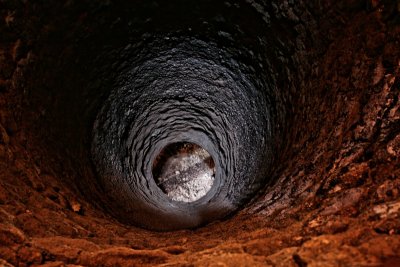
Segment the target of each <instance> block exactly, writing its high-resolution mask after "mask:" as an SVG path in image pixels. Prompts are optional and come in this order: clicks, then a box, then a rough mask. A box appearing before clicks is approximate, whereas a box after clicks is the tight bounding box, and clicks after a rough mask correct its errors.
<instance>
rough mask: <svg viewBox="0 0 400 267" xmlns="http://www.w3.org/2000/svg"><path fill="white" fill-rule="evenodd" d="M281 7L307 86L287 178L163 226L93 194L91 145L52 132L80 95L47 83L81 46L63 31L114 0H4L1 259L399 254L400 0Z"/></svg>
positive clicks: (301, 261) (296, 90)
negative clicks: (238, 204)
mask: <svg viewBox="0 0 400 267" xmlns="http://www.w3.org/2000/svg"><path fill="white" fill-rule="evenodd" d="M249 2H251V3H252V4H253V5H254V6H255V8H258V9H260V5H257V3H255V2H252V1H249ZM274 3H275V2H274ZM258 4H260V3H258ZM261 7H262V3H261ZM90 8H92V9H90ZM96 8H98V9H96ZM102 8H104V9H102ZM271 8H274V11H271V12H275V14H276V17H277V18H279V16H282V17H283V18H285V20H288V21H290V23H289V24H287V25H291V26H292V27H293V29H296V31H297V32H298V34H296V35H295V37H293V38H288V39H289V40H290V41H289V42H290V43H295V44H296V45H295V46H294V48H295V51H292V54H293V57H292V58H291V59H290V63H291V64H294V65H295V66H293V65H291V66H289V67H288V68H289V69H290V70H289V71H288V73H290V74H293V75H294V76H293V78H292V79H293V81H294V82H292V83H288V84H290V85H291V86H292V91H293V92H292V93H290V94H288V95H287V98H288V99H289V98H293V99H295V100H288V99H286V100H285V101H287V103H293V104H296V105H294V106H293V107H292V108H293V110H292V111H290V112H288V114H290V116H292V117H291V118H289V119H290V121H292V126H293V127H292V128H294V129H290V128H285V129H283V130H282V135H283V136H285V137H287V138H289V139H290V140H287V143H288V144H290V145H288V146H286V147H284V146H283V147H281V149H282V151H283V152H281V154H280V155H281V156H280V158H279V161H277V162H276V164H275V167H274V169H273V172H271V173H273V176H274V183H273V184H269V186H268V187H266V188H265V189H264V190H262V191H260V192H259V196H258V197H257V198H255V199H253V200H252V201H251V202H250V203H249V204H247V205H246V206H245V207H244V208H243V209H242V210H241V211H239V212H238V213H235V214H234V215H232V216H231V217H229V218H226V219H224V220H221V221H215V222H212V223H211V224H209V225H206V226H204V227H201V228H199V229H193V230H180V231H173V232H164V233H161V232H153V231H148V230H143V229H141V228H137V227H133V226H129V225H126V224H122V223H120V222H118V221H117V220H116V219H115V218H113V217H111V216H110V215H108V213H106V212H105V211H104V209H103V208H102V207H101V205H100V203H97V205H96V203H94V202H93V201H90V199H88V198H87V197H85V196H84V194H83V193H82V192H83V191H82V188H80V186H79V184H76V183H73V181H79V180H85V179H87V180H90V179H91V177H92V176H91V175H92V174H91V173H86V170H85V169H83V170H82V169H79V168H77V166H80V165H75V163H74V158H78V159H81V158H82V157H83V156H85V153H84V152H82V149H81V147H74V146H73V144H68V146H66V147H65V146H63V145H62V144H57V140H54V138H52V137H54V136H58V135H57V134H56V133H57V132H59V131H60V132H62V131H65V129H72V128H74V127H76V125H75V124H73V125H71V126H64V125H63V123H64V121H62V120H58V121H55V120H53V119H51V118H52V116H54V117H56V118H57V116H56V115H54V114H52V113H51V114H49V113H48V112H49V110H51V111H54V110H57V107H59V106H61V108H59V109H65V108H66V107H68V106H69V105H70V106H71V107H73V106H74V103H73V101H74V98H73V97H71V102H70V103H58V102H57V101H60V99H66V98H64V97H63V96H61V97H55V98H52V97H53V95H52V93H49V94H48V92H53V91H55V89H54V86H56V85H57V83H56V82H54V77H53V76H51V74H52V72H51V71H48V69H49V68H50V67H49V66H51V63H53V62H54V66H55V68H59V67H64V66H65V64H63V62H59V61H62V59H63V58H68V56H65V55H68V53H69V52H70V53H72V55H74V53H76V51H74V49H76V48H71V49H69V46H71V47H73V45H71V43H68V45H67V46H66V48H65V47H64V46H63V44H62V41H65V40H68V42H72V41H71V40H73V39H74V36H75V35H74V34H76V33H77V32H78V33H82V31H83V32H85V33H86V32H90V31H92V30H93V29H92V28H90V26H92V25H91V24H90V23H93V24H94V25H97V24H96V23H94V22H90V23H86V22H84V20H85V16H89V17H91V16H92V17H93V16H98V20H99V21H101V18H102V16H99V14H100V15H104V16H106V15H105V14H108V11H107V7H100V6H98V5H95V4H89V3H86V4H77V3H74V2H73V1H68V2H66V3H52V4H46V3H28V2H26V3H24V2H15V1H0V17H1V18H2V21H1V24H0V33H1V37H0V137H1V139H0V170H1V172H0V214H1V215H0V265H4V266H13V265H14V266H27V265H34V266H37V265H44V266H64V265H71V266H72V265H83V266H99V265H103V266H127V265H149V266H153V265H156V264H165V265H166V266H179V265H195V266H207V265H210V266H214V265H217V264H221V265H223V264H225V265H228V266H237V265H239V266H268V265H272V266H307V265H310V266H329V265H332V266H337V265H344V266H346V265H356V266H396V265H398V264H400V238H399V234H400V219H399V216H400V198H399V195H400V178H399V174H400V169H399V156H400V150H399V149H400V137H399V131H400V128H399V119H400V117H399V110H398V108H399V106H400V104H399V102H398V95H399V90H400V72H399V71H400V44H399V41H400V25H399V16H400V10H399V3H398V1H343V2H337V1H332V3H330V1H313V2H307V3H306V4H303V3H301V4H294V3H292V2H291V1H287V2H286V1H283V2H279V5H278V4H273V7H271ZM89 9H90V10H96V11H92V13H91V12H88V11H87V10H89ZM97 12H98V13H97ZM65 21H66V22H68V23H65ZM90 21H91V20H90ZM105 21H107V20H106V19H105ZM70 22H71V23H70ZM99 23H101V22H99ZM61 26H62V27H65V28H59V27H61ZM82 26H86V27H87V28H85V30H82ZM285 27H286V26H285ZM74 29H75V30H74ZM76 29H77V30H76ZM71 36H72V37H71ZM92 41H93V40H92ZM47 47H48V50H47V49H46V48H47ZM57 52H62V53H63V54H60V58H48V57H47V56H49V55H50V56H52V57H54V55H55V54H57ZM296 64H299V65H296ZM300 64H301V65H300ZM74 67H77V68H79V69H80V68H83V67H82V66H72V67H71V66H69V67H68V66H67V67H66V69H68V70H70V69H73V68H74ZM296 67H298V69H299V72H293V71H292V69H294V68H296ZM83 69H84V68H83ZM70 77H71V78H73V77H74V76H73V75H70ZM80 78H81V77H77V79H80ZM47 81H48V82H47ZM71 84H72V85H73V83H71ZM78 84H79V83H78ZM39 85H40V87H39ZM65 88H66V87H65ZM288 88H289V89H288V90H290V89H291V88H290V86H288ZM288 92H290V91H288ZM61 95H62V94H61ZM46 98H50V100H43V99H46ZM67 99H68V98H67ZM46 101H47V102H46ZM46 103H47V104H46ZM48 103H52V105H54V107H55V108H54V109H52V108H50V107H49V106H46V105H48ZM71 109H73V108H71ZM46 112H47V113H46ZM92 116H93V115H92ZM58 119H59V118H58ZM289 119H288V120H289ZM71 121H72V120H66V121H65V123H69V122H71ZM50 123H53V124H50ZM44 127H45V128H44ZM78 128H79V127H78ZM57 129H59V130H57ZM60 129H61V130H60ZM81 134H82V131H80V130H77V131H76V132H71V133H69V132H68V133H67V134H66V137H64V138H66V139H68V138H70V140H74V141H76V140H80V139H85V138H84V137H82V136H81ZM46 136H49V138H46ZM63 141H64V140H63ZM83 143H84V142H83ZM47 147H50V148H51V149H48V148H47ZM82 155H83V156H82Z"/></svg>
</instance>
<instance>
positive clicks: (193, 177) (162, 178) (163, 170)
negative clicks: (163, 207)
mask: <svg viewBox="0 0 400 267" xmlns="http://www.w3.org/2000/svg"><path fill="white" fill-rule="evenodd" d="M152 172H153V177H154V180H155V181H156V183H157V185H158V186H159V187H160V189H161V190H162V191H163V192H164V193H165V194H167V195H168V196H169V197H170V198H171V199H172V200H175V201H181V202H194V201H196V200H199V199H200V198H202V197H204V196H205V195H206V194H207V193H208V192H209V191H210V189H211V187H212V186H213V183H214V177H215V164H214V160H213V158H212V157H211V155H210V153H208V151H207V150H205V149H204V148H202V147H201V146H199V145H197V144H194V143H188V142H179V143H173V144H169V145H168V146H166V147H164V149H162V150H161V152H160V154H159V155H158V156H157V157H156V159H155V160H154V162H153V168H152Z"/></svg>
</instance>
